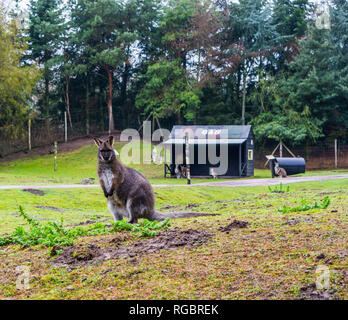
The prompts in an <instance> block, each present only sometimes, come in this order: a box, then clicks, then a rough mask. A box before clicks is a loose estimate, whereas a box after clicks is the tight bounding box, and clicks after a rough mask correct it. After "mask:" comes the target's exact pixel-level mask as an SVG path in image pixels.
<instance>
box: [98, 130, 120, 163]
mask: <svg viewBox="0 0 348 320" xmlns="http://www.w3.org/2000/svg"><path fill="white" fill-rule="evenodd" d="M94 142H95V144H96V145H97V146H98V159H99V160H100V161H102V162H111V161H112V160H113V159H115V157H116V154H115V151H114V148H113V144H114V137H113V136H110V137H109V138H107V139H106V140H105V141H102V140H100V139H98V138H94Z"/></svg>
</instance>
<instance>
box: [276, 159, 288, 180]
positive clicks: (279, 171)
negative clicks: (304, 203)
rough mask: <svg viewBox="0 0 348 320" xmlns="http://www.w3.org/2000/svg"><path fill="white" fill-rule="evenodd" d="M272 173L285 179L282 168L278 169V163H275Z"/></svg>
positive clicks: (285, 175)
mask: <svg viewBox="0 0 348 320" xmlns="http://www.w3.org/2000/svg"><path fill="white" fill-rule="evenodd" d="M274 173H275V174H276V175H277V176H280V177H281V178H286V177H287V174H286V170H285V169H284V168H281V167H279V163H278V162H275V165H274Z"/></svg>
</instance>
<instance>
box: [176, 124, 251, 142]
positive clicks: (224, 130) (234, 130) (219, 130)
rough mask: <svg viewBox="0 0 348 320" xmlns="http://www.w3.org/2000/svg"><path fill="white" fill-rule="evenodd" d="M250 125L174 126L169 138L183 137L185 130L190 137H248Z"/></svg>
mask: <svg viewBox="0 0 348 320" xmlns="http://www.w3.org/2000/svg"><path fill="white" fill-rule="evenodd" d="M250 130H251V126H250V125H245V126H243V125H240V126H238V125H233V126H230V125H227V126H203V125H197V126H194V125H193V126H174V127H173V129H172V131H171V133H170V136H169V138H170V139H184V138H185V133H186V132H187V133H188V135H189V138H190V139H198V140H199V139H248V137H249V134H250Z"/></svg>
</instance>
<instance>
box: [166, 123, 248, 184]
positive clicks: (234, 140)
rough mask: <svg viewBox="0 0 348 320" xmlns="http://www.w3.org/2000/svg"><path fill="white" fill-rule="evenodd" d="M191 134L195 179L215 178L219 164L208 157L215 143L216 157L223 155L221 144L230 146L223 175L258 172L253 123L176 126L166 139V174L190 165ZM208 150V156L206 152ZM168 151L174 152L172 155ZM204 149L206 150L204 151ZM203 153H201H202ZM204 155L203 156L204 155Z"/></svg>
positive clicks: (191, 167)
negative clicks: (214, 173)
mask: <svg viewBox="0 0 348 320" xmlns="http://www.w3.org/2000/svg"><path fill="white" fill-rule="evenodd" d="M186 133H187V134H188V142H189V146H190V148H189V151H190V172H191V176H192V177H195V178H209V177H212V172H214V171H212V168H213V170H214V168H217V167H218V166H219V164H216V163H211V161H210V159H209V157H208V148H209V145H212V144H213V145H215V148H216V149H214V151H215V150H216V156H220V152H221V148H222V147H221V145H224V147H226V148H227V149H224V152H225V153H226V150H228V151H227V154H228V158H227V161H228V166H227V171H226V172H225V173H224V174H221V175H219V177H220V178H236V177H250V176H253V175H254V135H253V132H252V128H251V126H250V125H245V126H242V125H224V126H203V125H197V126H174V127H173V129H172V131H171V134H170V136H169V139H168V140H167V141H165V142H164V146H165V147H166V148H165V150H166V151H165V176H166V177H167V176H170V177H176V174H175V168H176V167H177V166H178V165H182V166H184V167H185V166H186V146H185V135H186ZM204 150H205V155H204ZM168 151H170V152H169V154H170V155H168ZM202 151H203V153H202ZM199 152H200V156H199V157H198V154H199ZM202 154H203V159H202V156H201V155H202Z"/></svg>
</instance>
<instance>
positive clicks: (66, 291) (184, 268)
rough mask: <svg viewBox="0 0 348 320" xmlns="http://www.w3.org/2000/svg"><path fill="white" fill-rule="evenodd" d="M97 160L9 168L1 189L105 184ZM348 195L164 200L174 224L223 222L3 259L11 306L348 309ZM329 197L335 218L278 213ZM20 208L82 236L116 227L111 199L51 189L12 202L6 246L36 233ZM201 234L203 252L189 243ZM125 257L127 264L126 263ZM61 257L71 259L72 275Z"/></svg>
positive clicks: (307, 186) (82, 241)
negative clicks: (321, 276) (90, 303)
mask: <svg viewBox="0 0 348 320" xmlns="http://www.w3.org/2000/svg"><path fill="white" fill-rule="evenodd" d="M95 151H96V150H95V147H94V146H86V147H84V148H82V149H80V150H77V151H75V152H73V153H69V154H62V155H61V156H60V158H59V159H60V160H59V168H58V171H57V172H56V173H53V171H52V156H45V157H40V158H37V159H35V158H34V159H32V158H29V159H24V160H20V161H15V162H11V163H6V164H1V166H0V176H1V182H0V183H1V184H29V183H31V184H47V183H79V182H80V181H81V179H82V178H85V177H95ZM79 163H83V165H78V164H79ZM72 164H73V165H72ZM38 168H40V169H38ZM77 168H78V170H77ZM140 169H141V171H143V173H144V174H145V175H147V176H148V177H149V178H150V179H153V180H152V181H153V182H158V181H160V182H161V181H165V182H167V181H168V180H164V179H161V178H160V176H161V173H162V166H160V168H159V167H158V166H155V165H146V166H143V167H140ZM265 174H266V172H265ZM267 174H269V172H268V171H267ZM262 175H263V174H262V172H260V175H259V177H262ZM169 181H174V182H175V183H177V182H178V181H177V180H176V179H171V180H169ZM162 183H163V182H162ZM347 190H348V179H344V180H330V181H323V182H302V183H295V184H291V185H290V189H289V191H288V192H284V193H273V192H271V191H270V190H269V189H268V188H267V187H252V188H251V187H240V188H223V187H194V188H190V189H189V192H188V190H187V189H183V188H175V187H167V188H155V193H156V207H157V209H158V210H160V211H162V212H170V211H193V212H206V213H215V214H217V215H215V216H201V217H192V218H185V219H173V220H172V221H171V223H172V225H171V227H170V229H169V231H163V235H162V236H157V237H154V238H150V239H143V238H137V237H136V236H134V235H132V234H131V233H130V232H128V231H123V232H117V233H112V234H107V235H102V236H89V237H80V238H79V239H77V240H76V241H75V243H74V246H73V247H68V248H62V251H63V252H62V253H60V254H59V255H58V256H51V255H50V252H51V250H50V249H49V248H47V247H43V246H32V247H27V248H23V247H21V246H20V245H7V246H3V247H0V299H315V298H323V299H326V298H330V299H347V298H348V270H347V268H348V241H347V240H348V238H347V234H348V233H347V232H348V191H347ZM325 196H329V198H330V200H331V203H330V205H329V207H328V208H326V209H318V208H317V209H310V210H306V211H297V212H292V213H281V212H279V211H278V208H280V207H283V206H284V205H287V206H289V207H294V206H297V205H300V204H301V201H302V200H306V201H308V203H310V204H313V203H314V202H315V201H317V202H319V203H320V201H321V200H322V199H323V198H324V197H325ZM18 205H22V206H23V207H24V209H25V211H26V212H27V213H28V214H30V215H31V216H32V217H34V218H35V219H37V220H38V221H39V222H41V223H47V222H48V221H59V220H60V218H61V217H63V219H64V225H65V226H70V227H74V226H75V225H78V224H81V223H85V222H86V221H87V222H88V223H91V224H92V223H94V222H105V223H109V222H111V215H110V213H109V212H108V210H107V208H106V201H105V198H104V197H103V194H102V192H101V190H99V188H98V189H70V190H69V189H59V190H58V189H57V190H54V189H47V190H44V193H43V194H41V195H38V194H32V193H30V192H27V191H23V190H2V191H0V215H1V223H0V235H3V234H5V233H11V232H13V230H14V229H15V228H16V227H17V226H19V225H23V226H24V220H23V219H22V218H21V217H19V213H18ZM227 226H229V227H227ZM226 227H227V228H226ZM166 232H172V234H174V237H177V238H175V239H177V240H178V241H179V242H177V243H175V244H173V245H172V246H169V247H168V248H167V247H166V246H168V243H169V244H171V242H170V241H169V240H168V239H167V243H166V245H164V246H163V248H162V247H160V245H163V243H161V242H160V241H163V238H165V234H166ZM185 232H186V233H185ZM196 233H197V234H199V235H200V236H202V238H199V239H198V240H199V241H196V242H194V243H193V245H189V244H187V243H185V241H186V240H185V239H186V237H188V235H190V234H194V235H195V234H196ZM168 241H169V242H168ZM134 243H138V245H137V246H135V245H134ZM155 244H156V245H158V246H159V247H158V248H159V249H158V248H157V249H158V250H157V249H156V247H154V245H155ZM149 247H150V250H145V249H146V248H149ZM137 248H140V249H141V248H145V249H144V250H143V251H141V250H140V251H139V250H138V249H137ZM161 248H162V249H161ZM115 250H116V251H117V250H119V252H123V253H125V252H126V254H123V255H121V256H117V257H116V256H115ZM137 250H138V251H137ZM151 250H152V251H151ZM86 252H87V254H86ZM101 253H102V254H101ZM61 257H65V258H69V259H68V260H67V261H65V262H64V263H62V259H61ZM79 257H83V258H79ZM22 265H25V266H28V267H29V268H30V289H29V290H19V289H17V288H16V279H17V276H18V275H17V274H16V267H17V266H22ZM320 265H324V266H327V267H328V268H329V270H330V287H329V288H328V289H326V290H324V291H320V290H319V291H318V290H315V286H314V287H313V285H312V284H313V282H315V280H316V277H317V274H316V269H317V267H318V266H320Z"/></svg>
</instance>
